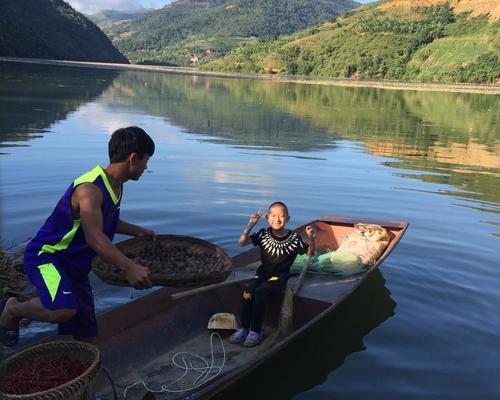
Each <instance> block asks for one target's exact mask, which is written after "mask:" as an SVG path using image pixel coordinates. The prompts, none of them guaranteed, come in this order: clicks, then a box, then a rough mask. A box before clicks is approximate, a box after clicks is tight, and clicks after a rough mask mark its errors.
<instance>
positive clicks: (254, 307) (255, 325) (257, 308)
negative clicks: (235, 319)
mask: <svg viewBox="0 0 500 400" xmlns="http://www.w3.org/2000/svg"><path fill="white" fill-rule="evenodd" d="M275 278H277V277H272V278H270V279H265V278H260V277H259V278H255V279H254V280H252V281H251V282H250V283H249V284H248V286H247V287H246V288H245V290H244V291H243V304H242V313H241V324H242V327H243V328H245V329H252V330H253V331H254V332H260V331H261V329H262V320H263V319H264V312H265V309H266V302H267V298H268V297H269V294H270V293H272V292H275V293H280V292H282V291H284V289H285V287H286V282H287V279H284V278H278V279H275Z"/></svg>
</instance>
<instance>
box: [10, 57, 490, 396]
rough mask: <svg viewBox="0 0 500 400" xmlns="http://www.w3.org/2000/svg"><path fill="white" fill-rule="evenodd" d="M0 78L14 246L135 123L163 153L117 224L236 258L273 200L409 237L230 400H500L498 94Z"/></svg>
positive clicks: (103, 306) (147, 78) (79, 74)
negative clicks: (396, 229)
mask: <svg viewBox="0 0 500 400" xmlns="http://www.w3.org/2000/svg"><path fill="white" fill-rule="evenodd" d="M0 72H1V74H0V116H1V119H0V147H1V149H0V163H1V164H0V166H1V170H0V174H1V183H0V193H1V215H0V216H1V219H0V224H1V225H0V227H1V231H0V240H1V244H2V245H3V246H4V247H5V246H7V245H9V244H11V243H17V242H20V241H22V240H24V239H25V238H27V237H28V236H32V235H33V234H34V233H35V232H36V230H37V229H38V228H39V226H40V225H41V224H42V222H43V221H44V219H45V218H46V217H47V216H48V214H49V213H50V211H51V210H52V208H53V207H54V205H55V202H56V201H57V200H58V198H59V196H60V195H61V194H62V193H63V191H64V190H65V189H66V187H67V185H69V183H70V182H71V181H72V179H74V177H76V176H78V175H79V174H81V173H82V172H84V171H86V170H88V169H90V168H92V167H93V166H94V165H95V164H98V163H99V164H103V165H106V162H107V158H106V145H107V141H108V139H109V133H110V132H112V131H113V130H115V129H117V128H119V127H122V126H127V125H139V126H141V127H143V128H144V129H146V131H148V132H149V133H150V134H151V136H152V137H153V138H154V140H155V142H156V144H157V151H156V153H155V155H154V157H153V158H152V160H151V161H150V170H149V171H148V172H149V173H146V174H144V176H143V178H142V179H141V181H140V182H130V183H127V184H126V186H125V191H124V201H123V204H122V216H123V218H124V219H126V220H129V221H131V222H134V223H139V224H142V225H145V226H148V227H151V228H154V229H155V230H156V231H157V232H161V233H178V234H186V235H193V236H198V237H201V238H204V239H207V240H210V241H213V242H215V243H216V244H218V245H220V246H222V247H224V248H225V249H226V250H227V251H228V252H229V253H230V254H231V255H234V254H236V253H237V252H239V251H240V249H239V248H238V247H237V244H236V241H237V238H238V237H239V234H240V232H241V230H242V228H243V227H244V226H245V224H246V222H247V219H248V216H249V214H250V213H252V212H255V211H256V210H257V209H259V208H265V207H266V206H267V205H268V204H269V203H270V202H272V201H275V200H278V199H279V200H283V201H286V202H287V203H288V205H289V208H290V212H291V222H290V227H294V226H297V225H300V224H302V223H305V222H307V221H309V220H312V219H314V218H317V217H319V216H321V215H326V214H330V215H352V216H356V215H359V216H364V217H375V218H387V219H402V220H408V221H410V223H411V225H410V228H409V231H408V233H407V235H406V236H405V238H404V239H403V240H402V242H401V243H400V244H399V245H398V247H397V249H396V250H395V251H394V252H393V253H392V254H391V256H390V257H389V258H388V260H386V262H385V263H384V265H383V266H382V268H381V271H380V272H377V273H376V274H374V275H373V276H372V277H370V279H368V280H367V282H365V283H364V284H363V286H362V287H361V288H360V289H359V290H358V291H357V292H356V293H354V294H353V295H352V296H351V297H350V298H349V299H348V300H347V301H346V302H345V303H344V304H342V305H341V306H340V307H339V308H338V309H337V310H336V311H335V312H334V313H333V314H332V315H330V316H328V317H327V318H326V319H325V320H324V321H322V322H321V323H320V324H319V325H318V326H317V327H315V328H314V329H313V330H311V331H310V332H308V333H307V334H305V335H304V337H302V338H301V339H300V340H298V341H297V342H296V343H295V344H293V345H292V347H291V348H290V350H289V351H287V352H286V353H285V354H282V355H279V356H278V357H276V358H275V359H274V360H273V361H271V362H270V363H269V364H268V365H267V366H264V367H263V368H262V369H260V370H258V371H256V372H255V373H253V374H251V375H250V376H249V377H248V379H245V380H244V381H243V382H242V383H241V384H239V385H238V386H237V387H236V388H234V389H233V390H232V391H231V392H229V393H227V394H226V395H225V396H222V397H223V398H228V399H229V398H235V397H238V398H254V397H255V396H259V397H262V396H265V397H266V398H267V397H274V398H290V397H295V398H299V399H302V398H303V399H310V398H317V399H323V398H336V399H359V398H370V399H382V398H383V399H401V398H405V399H413V398H414V399H471V398H481V399H498V398H499V397H500V381H499V380H498V377H499V376H500V355H499V354H498V351H497V350H498V349H499V348H500V317H499V315H498V314H499V312H498V310H499V309H500V308H499V305H500V291H499V290H498V288H499V287H500V279H499V276H500V271H499V270H500V257H499V256H498V250H496V249H497V248H498V244H499V243H498V240H499V236H500V229H499V226H500V220H499V211H500V207H499V205H500V191H499V189H498V188H499V173H500V157H499V153H500V133H499V130H498V126H499V122H500V118H499V115H500V107H499V98H498V96H491V95H467V94H454V93H435V92H433V93H425V92H412V91H391V90H379V89H359V88H356V89H355V88H338V87H328V86H312V85H309V86H308V85H294V84H280V83H274V82H260V81H250V80H236V79H226V80H224V79H211V78H199V77H198V78H197V77H190V76H187V77H186V76H174V75H162V74H153V73H141V72H122V73H118V72H110V71H100V70H90V69H89V70H87V69H85V70H83V69H81V70H80V69H73V68H46V67H43V68H42V67H39V66H23V65H15V66H14V65H12V64H0ZM259 226H261V225H259ZM262 226H264V225H263V224H262ZM117 239H118V240H119V239H121V238H120V237H119V238H117ZM95 292H96V300H97V305H98V309H99V311H101V312H102V311H105V310H107V309H110V308H112V307H115V306H117V305H118V304H121V303H123V302H126V301H128V300H129V299H130V297H131V294H132V296H137V295H139V293H138V292H135V291H134V292H131V291H130V289H124V288H115V287H111V286H106V285H104V284H102V283H100V282H98V281H95ZM46 330H47V327H46V326H45V325H43V324H34V325H32V327H31V328H30V329H29V330H28V331H25V332H26V334H25V336H24V338H23V339H24V340H29V338H32V337H34V336H36V335H37V334H38V333H40V332H45V331H46ZM277 373H280V374H281V375H280V376H286V377H285V378H283V379H286V380H285V381H284V380H283V379H280V382H286V385H282V384H280V385H276V381H275V376H276V374H277ZM263 388H265V389H263Z"/></svg>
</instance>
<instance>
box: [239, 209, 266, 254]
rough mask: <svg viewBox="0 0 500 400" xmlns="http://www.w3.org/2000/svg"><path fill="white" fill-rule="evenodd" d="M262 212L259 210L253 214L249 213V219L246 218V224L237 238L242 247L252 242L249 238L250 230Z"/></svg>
mask: <svg viewBox="0 0 500 400" xmlns="http://www.w3.org/2000/svg"><path fill="white" fill-rule="evenodd" d="M263 215H264V213H263V212H262V211H261V210H259V211H257V212H256V213H255V214H252V215H250V219H249V220H248V224H247V226H246V227H245V229H243V232H242V233H241V235H240V238H239V239H238V244H239V245H240V246H241V247H243V246H246V245H247V244H250V243H252V239H250V232H251V231H252V228H253V227H254V226H255V224H256V223H257V222H258V221H259V219H260V217H262V216H263Z"/></svg>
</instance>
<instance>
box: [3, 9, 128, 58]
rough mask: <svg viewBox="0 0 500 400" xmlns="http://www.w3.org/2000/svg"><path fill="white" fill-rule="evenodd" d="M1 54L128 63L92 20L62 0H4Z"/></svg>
mask: <svg viewBox="0 0 500 400" xmlns="http://www.w3.org/2000/svg"><path fill="white" fill-rule="evenodd" d="M0 55H1V56H8V57H28V58H47V59H57V60H75V61H101V62H119V63H127V62H128V61H127V59H126V58H125V57H124V56H123V55H122V54H121V53H120V52H119V51H118V50H117V49H116V48H115V47H114V46H113V44H112V43H111V41H110V40H109V38H108V37H106V35H105V34H104V33H103V32H102V31H101V30H100V29H99V28H98V27H97V26H96V25H95V24H94V23H93V22H92V21H90V20H89V19H88V18H87V17H85V16H84V15H83V14H81V13H79V12H77V11H75V10H74V9H73V8H71V7H70V6H69V5H68V4H67V3H65V2H64V1H62V0H1V1H0Z"/></svg>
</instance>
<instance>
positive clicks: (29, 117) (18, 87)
mask: <svg viewBox="0 0 500 400" xmlns="http://www.w3.org/2000/svg"><path fill="white" fill-rule="evenodd" d="M117 75H118V73H117V72H113V71H108V70H98V69H81V68H69V67H49V66H39V65H29V64H12V63H0V121H1V123H0V147H11V146H13V145H15V144H14V143H8V144H6V143H5V142H16V143H17V144H18V145H19V143H20V142H26V141H27V140H29V139H32V138H35V137H39V136H40V135H41V134H43V133H44V132H47V131H48V129H49V127H50V126H51V125H52V124H53V123H54V122H57V121H60V120H64V119H66V117H67V115H68V114H69V113H71V112H73V111H75V110H77V109H78V108H79V107H80V106H81V105H83V104H85V103H87V102H90V101H92V100H93V99H95V98H96V97H98V96H99V95H101V94H102V93H103V91H104V90H105V89H106V88H107V87H108V86H109V85H110V84H111V82H113V79H114V78H116V76H117ZM23 144H24V143H23Z"/></svg>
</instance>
